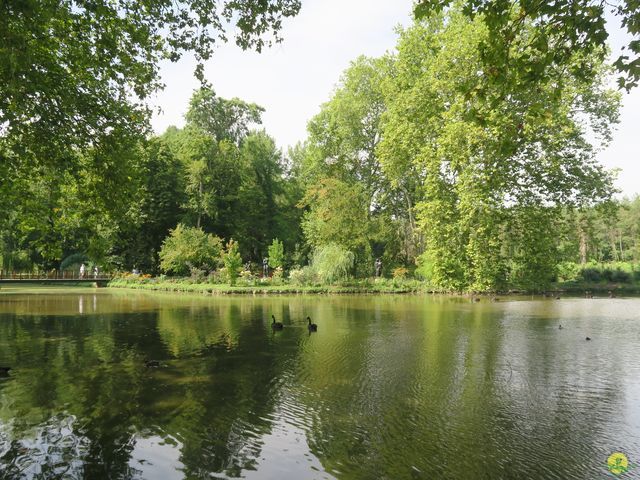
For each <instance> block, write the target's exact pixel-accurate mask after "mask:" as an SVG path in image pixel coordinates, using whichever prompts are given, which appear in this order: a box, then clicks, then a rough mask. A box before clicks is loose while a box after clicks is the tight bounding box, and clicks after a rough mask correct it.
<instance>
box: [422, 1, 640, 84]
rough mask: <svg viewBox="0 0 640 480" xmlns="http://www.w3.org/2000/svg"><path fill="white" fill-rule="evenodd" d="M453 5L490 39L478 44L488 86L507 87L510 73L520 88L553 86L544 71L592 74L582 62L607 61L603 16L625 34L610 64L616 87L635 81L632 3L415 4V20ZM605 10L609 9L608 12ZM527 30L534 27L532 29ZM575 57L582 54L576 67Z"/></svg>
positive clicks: (636, 19)
mask: <svg viewBox="0 0 640 480" xmlns="http://www.w3.org/2000/svg"><path fill="white" fill-rule="evenodd" d="M451 5H454V8H455V7H457V8H460V7H461V8H462V11H463V12H464V13H465V14H466V15H467V16H468V17H469V18H480V19H482V21H483V23H484V24H485V25H486V27H487V29H488V30H489V33H490V35H489V36H488V37H487V38H485V39H483V41H482V60H483V70H484V72H485V73H490V75H487V83H489V82H491V83H493V84H496V83H497V84H500V85H503V86H505V87H506V86H507V85H506V83H507V81H511V78H510V74H511V73H513V72H517V80H518V81H519V82H521V83H528V84H532V85H536V84H538V83H540V82H541V81H542V82H549V83H553V82H555V78H554V77H553V75H549V70H555V69H557V68H559V67H560V68H562V67H564V66H566V65H569V64H573V65H572V68H573V69H574V71H575V72H576V73H577V74H578V75H580V76H581V77H582V78H586V79H589V77H591V76H593V75H597V74H598V71H597V68H594V65H593V64H591V63H590V62H589V61H588V60H586V58H587V57H588V56H589V55H590V54H596V55H597V58H598V60H599V61H600V62H602V61H605V60H606V47H607V38H608V36H609V34H608V33H607V30H606V23H607V22H608V21H611V20H606V19H605V16H606V15H607V13H608V11H609V12H610V13H613V14H614V15H617V16H618V17H620V22H621V23H622V26H623V27H626V29H627V33H628V34H629V43H628V45H627V46H626V47H625V48H626V50H625V52H624V53H623V54H621V55H620V56H619V57H618V59H617V60H616V61H615V66H616V68H617V69H618V71H619V72H620V73H621V76H620V77H619V79H618V82H619V84H620V85H621V86H624V87H626V88H627V89H629V88H631V87H633V86H637V85H638V81H640V42H639V41H638V35H640V9H639V8H638V6H639V5H638V2H637V0H622V1H619V2H615V3H613V4H610V3H607V2H600V1H595V2H594V1H593V0H571V1H570V0H558V1H554V2H514V1H504V0H464V1H462V2H454V1H453V0H419V1H418V2H416V4H415V6H414V12H415V15H416V17H417V18H419V19H420V18H424V17H429V16H431V17H433V16H437V15H439V14H440V13H441V12H442V11H443V9H446V8H447V7H450V6H451ZM609 7H612V8H611V9H610V10H609ZM531 25H534V27H533V28H531ZM574 52H583V53H584V54H585V57H584V59H583V61H581V62H578V63H577V64H575V63H574V62H575V57H574Z"/></svg>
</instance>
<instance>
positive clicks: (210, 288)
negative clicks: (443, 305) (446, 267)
mask: <svg viewBox="0 0 640 480" xmlns="http://www.w3.org/2000/svg"><path fill="white" fill-rule="evenodd" d="M109 287H110V288H131V289H136V290H157V291H166V292H192V293H203V294H211V295H226V294H243V293H244V294H256V293H260V294H263V293H267V294H268V293H272V294H285V293H288V294H292V293H313V294H326V293H417V292H431V291H432V289H429V288H428V286H427V285H426V284H425V283H423V282H419V281H416V280H389V279H379V280H373V279H371V280H369V279H364V280H357V281H349V282H343V283H340V284H337V285H291V284H285V283H282V284H270V283H269V282H260V281H255V282H251V284H238V285H236V286H230V285H225V284H214V283H207V282H204V281H203V282H197V281H193V280H191V279H188V278H165V279H161V278H149V279H140V280H138V279H114V280H112V281H111V282H110V283H109Z"/></svg>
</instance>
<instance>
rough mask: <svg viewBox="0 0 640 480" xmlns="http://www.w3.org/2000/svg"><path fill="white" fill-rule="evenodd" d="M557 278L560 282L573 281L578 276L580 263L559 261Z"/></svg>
mask: <svg viewBox="0 0 640 480" xmlns="http://www.w3.org/2000/svg"><path fill="white" fill-rule="evenodd" d="M557 271H558V280H559V281H561V282H573V281H576V280H578V277H579V276H580V265H579V264H577V263H574V262H561V263H560V264H558V269H557Z"/></svg>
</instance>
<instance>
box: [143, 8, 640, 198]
mask: <svg viewBox="0 0 640 480" xmlns="http://www.w3.org/2000/svg"><path fill="white" fill-rule="evenodd" d="M412 4H413V1H412V0H393V1H389V0H303V3H302V10H301V12H300V14H299V15H298V16H297V17H294V18H291V19H288V20H287V21H286V22H285V24H284V28H283V31H282V36H283V37H284V42H283V43H281V44H279V45H276V46H275V47H273V48H271V49H266V50H265V51H263V52H262V54H258V53H255V52H250V51H242V50H241V49H239V48H238V47H236V46H235V45H233V44H232V43H229V44H226V45H222V46H220V47H219V49H218V50H217V52H216V54H215V55H214V56H213V58H212V59H211V60H210V61H209V62H208V63H207V64H206V67H205V73H206V77H207V79H208V80H209V82H210V83H211V84H212V85H213V87H214V89H215V91H216V93H217V94H218V95H220V96H222V97H224V98H231V97H239V98H241V99H243V100H245V101H249V102H255V103H257V104H258V105H261V106H263V107H264V108H265V109H266V112H265V113H264V115H263V126H264V128H265V129H266V130H267V132H268V133H269V134H270V135H272V136H273V137H274V138H275V139H276V142H277V144H278V146H279V147H281V148H283V150H285V151H286V148H287V147H288V146H291V145H294V144H295V143H297V142H298V141H302V140H304V139H305V137H306V125H307V122H308V120H309V119H310V118H311V117H312V116H313V115H315V114H316V113H317V112H318V111H319V108H320V104H322V103H323V102H326V101H327V100H328V99H329V98H330V97H331V92H332V90H333V88H334V86H335V85H336V83H337V82H338V80H339V78H340V74H341V73H342V72H343V71H344V70H345V69H346V68H347V67H348V65H349V62H350V61H352V60H354V59H355V58H356V57H357V56H359V55H367V56H379V55H382V54H383V53H384V52H385V51H387V50H392V49H393V48H394V46H395V44H396V39H397V36H396V34H395V33H394V27H395V26H396V25H398V24H402V25H405V26H407V25H409V24H410V23H411V7H412ZM610 29H611V32H610V33H611V41H612V44H613V47H614V50H615V49H616V48H618V47H619V46H620V45H622V44H623V43H624V37H623V35H622V33H621V32H619V31H618V28H617V27H613V26H612V27H610ZM193 67H194V62H193V60H192V59H190V58H185V59H183V60H182V61H180V62H178V63H177V64H172V63H168V62H167V63H166V64H164V65H163V67H162V75H163V80H164V83H165V84H166V88H165V90H164V91H162V92H160V93H159V94H158V95H157V97H156V105H157V106H158V107H160V108H161V109H162V113H160V114H158V113H156V114H155V115H154V117H153V119H152V125H153V128H154V130H155V131H156V132H157V133H162V132H163V131H164V130H165V129H166V128H167V127H168V126H169V125H177V126H182V125H183V124H184V119H183V115H184V113H185V112H186V108H187V105H188V102H189V98H190V97H191V94H192V92H193V90H194V89H196V88H197V87H198V86H199V84H198V82H197V80H196V79H195V78H194V77H193ZM621 113H622V115H621V123H620V125H619V126H618V129H617V131H616V133H615V134H614V140H613V142H612V144H611V145H610V146H609V148H608V149H607V150H606V151H604V152H602V153H601V154H600V157H599V158H600V161H601V162H602V163H603V164H604V165H605V166H606V167H607V168H618V169H620V173H619V175H618V180H617V186H618V188H620V189H621V190H622V193H623V194H624V195H627V196H631V195H633V194H636V193H639V194H640V182H638V180H640V165H638V164H637V162H636V161H635V160H636V151H635V149H634V146H635V142H634V140H635V139H634V136H638V135H640V128H639V126H640V87H638V88H636V89H635V90H633V91H632V92H631V93H630V94H624V98H623V108H622V112H621Z"/></svg>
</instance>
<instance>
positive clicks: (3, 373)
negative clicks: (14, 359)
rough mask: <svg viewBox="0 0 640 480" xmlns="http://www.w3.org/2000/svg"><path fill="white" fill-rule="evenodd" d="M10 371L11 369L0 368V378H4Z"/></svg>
mask: <svg viewBox="0 0 640 480" xmlns="http://www.w3.org/2000/svg"><path fill="white" fill-rule="evenodd" d="M10 371H11V367H0V377H6V376H7V375H9V372H10Z"/></svg>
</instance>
